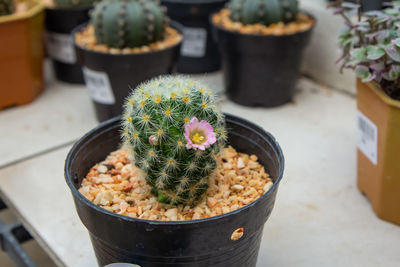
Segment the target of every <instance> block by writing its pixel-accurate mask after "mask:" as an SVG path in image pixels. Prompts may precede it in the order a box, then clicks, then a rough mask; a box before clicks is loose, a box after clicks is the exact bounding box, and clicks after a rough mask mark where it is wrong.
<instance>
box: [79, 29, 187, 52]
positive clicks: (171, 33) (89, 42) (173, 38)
mask: <svg viewBox="0 0 400 267" xmlns="http://www.w3.org/2000/svg"><path fill="white" fill-rule="evenodd" d="M181 40H182V35H181V34H180V33H179V32H178V31H177V30H175V29H173V28H171V27H169V26H168V27H167V28H166V29H165V37H164V39H163V40H161V41H158V42H154V43H151V44H149V45H144V46H141V47H134V48H123V49H119V48H109V47H108V46H106V45H103V44H98V43H97V41H96V37H95V34H94V27H93V25H90V24H89V25H88V26H87V27H85V28H84V29H83V30H82V31H81V32H78V33H76V34H75V41H76V43H77V44H78V45H79V46H81V47H83V48H86V49H90V50H94V51H97V52H103V53H111V54H135V53H144V52H149V51H153V50H161V49H165V48H167V47H171V46H174V45H176V44H178V43H179V42H180V41H181Z"/></svg>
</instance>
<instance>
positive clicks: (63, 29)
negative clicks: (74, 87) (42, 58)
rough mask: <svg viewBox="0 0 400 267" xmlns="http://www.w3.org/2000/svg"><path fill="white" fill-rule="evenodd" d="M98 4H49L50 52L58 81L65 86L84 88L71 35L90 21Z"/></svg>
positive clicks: (85, 0) (71, 0)
mask: <svg viewBox="0 0 400 267" xmlns="http://www.w3.org/2000/svg"><path fill="white" fill-rule="evenodd" d="M95 2H96V0H45V2H44V3H45V4H46V9H45V12H46V18H45V25H46V48H47V54H48V55H49V57H50V59H51V61H52V65H53V69H54V74H55V77H56V78H57V79H58V80H60V81H63V82H67V83H74V84H83V83H84V80H83V74H82V69H81V66H80V64H79V63H78V61H77V59H76V54H75V49H74V42H73V39H72V37H71V32H72V30H73V29H75V28H76V27H77V26H78V25H80V24H82V23H85V22H87V21H89V11H90V10H91V9H92V8H93V4H94V3H95Z"/></svg>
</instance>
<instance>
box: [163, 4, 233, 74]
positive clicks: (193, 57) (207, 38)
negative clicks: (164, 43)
mask: <svg viewBox="0 0 400 267" xmlns="http://www.w3.org/2000/svg"><path fill="white" fill-rule="evenodd" d="M226 2H227V0H162V4H163V5H165V6H166V7H167V8H168V16H170V17H171V19H173V20H175V21H177V22H179V23H180V24H182V25H183V42H182V46H181V51H180V56H179V60H178V65H177V71H178V72H180V73H204V72H212V71H217V70H219V69H220V68H221V59H220V54H219V51H218V47H217V44H216V43H215V40H214V39H213V38H212V31H211V24H210V20H209V16H210V15H211V14H212V13H214V12H216V11H217V10H219V9H221V8H222V7H223V6H224V4H225V3H226Z"/></svg>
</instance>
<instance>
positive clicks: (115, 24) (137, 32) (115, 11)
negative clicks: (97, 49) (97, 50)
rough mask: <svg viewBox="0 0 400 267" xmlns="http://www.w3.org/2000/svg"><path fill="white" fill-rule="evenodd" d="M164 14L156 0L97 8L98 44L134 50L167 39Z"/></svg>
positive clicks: (115, 0)
mask: <svg viewBox="0 0 400 267" xmlns="http://www.w3.org/2000/svg"><path fill="white" fill-rule="evenodd" d="M165 14H166V9H165V8H163V7H161V6H160V4H159V2H158V1H155V0H103V1H101V2H100V3H99V4H97V5H96V7H95V8H94V10H93V13H92V15H91V23H92V24H93V26H94V29H95V35H96V40H97V42H98V43H100V44H105V45H107V46H109V47H113V48H127V47H129V48H132V47H137V46H142V45H148V44H150V43H152V42H156V41H159V40H161V39H163V38H164V32H165V25H166V24H168V17H167V16H166V15H165Z"/></svg>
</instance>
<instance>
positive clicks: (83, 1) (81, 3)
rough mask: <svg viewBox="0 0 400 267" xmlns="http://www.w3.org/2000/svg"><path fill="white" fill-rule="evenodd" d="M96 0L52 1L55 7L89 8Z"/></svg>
mask: <svg viewBox="0 0 400 267" xmlns="http://www.w3.org/2000/svg"><path fill="white" fill-rule="evenodd" d="M96 1H97V0H54V3H55V5H56V6H57V7H90V6H92V5H94V3H95V2H96Z"/></svg>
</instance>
